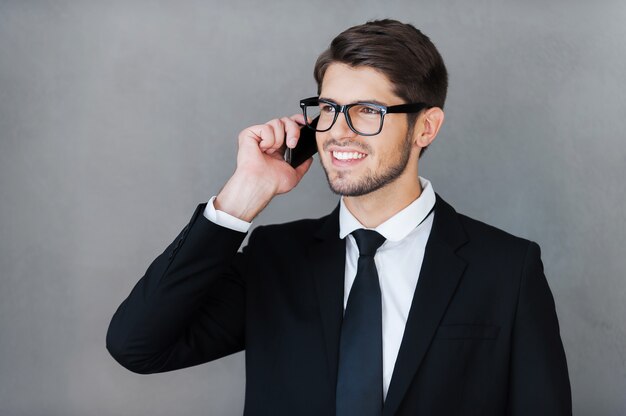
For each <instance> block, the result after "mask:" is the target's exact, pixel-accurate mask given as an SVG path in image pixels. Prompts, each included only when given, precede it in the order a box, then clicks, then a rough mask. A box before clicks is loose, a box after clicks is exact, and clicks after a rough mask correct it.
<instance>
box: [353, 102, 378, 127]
mask: <svg viewBox="0 0 626 416" xmlns="http://www.w3.org/2000/svg"><path fill="white" fill-rule="evenodd" d="M348 115H349V116H350V121H351V122H352V127H354V129H355V130H356V131H358V132H359V133H361V134H376V133H378V131H379V130H380V127H381V122H382V118H383V112H382V110H381V109H380V108H378V107H376V106H374V105H367V104H357V105H354V106H352V107H350V110H349V111H348Z"/></svg>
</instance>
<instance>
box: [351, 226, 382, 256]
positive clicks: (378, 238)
mask: <svg viewBox="0 0 626 416" xmlns="http://www.w3.org/2000/svg"><path fill="white" fill-rule="evenodd" d="M352 235H353V236H354V239H355V240H356V245H357V246H358V247H359V255H360V256H372V257H373V256H374V254H376V250H378V248H379V247H380V246H382V245H383V243H384V242H385V240H386V239H385V237H383V236H382V235H380V234H379V233H377V232H376V231H374V230H365V229H362V228H361V229H359V230H354V231H353V232H352Z"/></svg>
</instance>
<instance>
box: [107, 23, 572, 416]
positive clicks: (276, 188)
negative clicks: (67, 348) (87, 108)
mask: <svg viewBox="0 0 626 416" xmlns="http://www.w3.org/2000/svg"><path fill="white" fill-rule="evenodd" d="M315 78H316V81H317V83H318V93H319V97H313V98H312V99H307V100H303V102H302V106H303V109H304V110H305V111H304V113H305V115H298V116H292V117H291V118H287V117H284V118H281V119H275V120H272V121H270V122H268V123H266V124H263V125H256V126H251V127H249V128H247V129H244V130H243V131H242V132H241V133H240V135H239V151H238V154H237V169H236V171H235V173H234V174H233V176H232V177H231V178H230V180H229V181H228V182H227V183H226V185H225V186H224V187H223V188H222V190H221V191H220V192H219V194H218V195H217V197H213V198H211V200H210V201H209V202H208V203H207V204H200V205H199V206H198V208H197V209H196V211H195V212H194V214H193V216H192V218H191V221H190V222H189V224H188V225H187V226H186V227H185V228H184V229H183V230H182V232H181V233H180V234H179V236H178V237H177V238H176V240H175V241H174V242H173V243H172V244H170V246H168V247H167V249H166V250H165V251H164V252H163V254H161V255H160V256H158V257H157V258H156V259H155V260H154V261H153V263H152V264H151V265H150V267H149V268H148V270H147V272H146V274H145V276H143V277H142V279H141V280H140V281H139V283H138V284H137V286H136V287H135V288H134V289H133V291H132V292H131V294H130V295H129V297H128V298H127V299H126V300H125V301H124V302H123V303H122V305H121V306H120V307H119V309H118V310H117V312H116V313H115V315H114V317H113V319H112V321H111V325H110V328H109V332H108V334H107V348H108V349H109V351H110V352H111V354H112V355H113V356H114V357H115V359H116V360H118V361H119V362H120V363H121V364H122V365H124V366H125V367H126V368H128V369H130V370H132V371H135V372H138V373H155V372H164V371H171V370H174V369H179V368H183V367H188V366H192V365H197V364H201V363H204V362H207V361H210V360H214V359H217V358H220V357H222V356H225V355H228V354H232V353H234V352H237V351H240V350H242V349H245V350H246V402H245V414H246V415H335V414H336V415H338V416H345V415H359V416H362V415H504V414H507V415H569V414H571V394H570V386H569V379H568V372H567V365H566V360H565V354H564V351H563V346H562V343H561V339H560V335H559V327H558V322H557V317H556V313H555V308H554V301H553V298H552V295H551V293H550V290H549V288H548V285H547V282H546V279H545V277H544V274H543V266H542V263H541V260H540V251H539V246H538V245H537V244H536V243H534V242H531V241H528V240H524V239H521V238H518V237H515V236H512V235H510V234H507V233H505V232H504V231H501V230H498V229H496V228H494V227H491V226H489V225H486V224H484V223H481V222H478V221H476V220H472V219H470V218H468V217H466V216H463V215H461V214H458V213H456V212H455V210H454V209H453V208H452V207H451V206H450V205H449V204H447V203H446V202H445V201H444V200H443V199H442V198H441V197H440V196H439V195H436V194H435V193H434V191H433V187H432V185H431V184H430V182H429V181H428V180H426V179H424V178H421V177H419V176H418V160H419V157H420V156H421V154H423V152H424V150H425V149H426V148H427V147H428V146H429V145H430V144H431V143H432V142H433V140H434V139H435V137H436V136H437V133H438V131H439V129H440V127H441V125H442V123H443V120H444V113H443V107H444V101H445V96H446V90H447V72H446V69H445V66H444V64H443V60H442V59H441V57H440V55H439V53H438V52H437V50H436V49H435V47H434V45H433V44H432V43H431V42H430V40H429V39H428V37H426V36H425V35H423V34H422V33H421V32H420V31H418V30H417V29H415V28H414V27H413V26H411V25H408V24H402V23H400V22H397V21H392V20H382V21H373V22H368V23H366V24H364V25H360V26H356V27H352V28H350V29H348V30H346V31H345V32H343V33H342V34H340V35H339V36H338V37H337V38H335V39H334V40H333V42H332V43H331V46H330V48H329V49H328V50H327V51H325V52H324V53H323V54H322V55H321V56H320V57H319V59H318V61H317V63H316V67H315ZM317 114H319V119H318V120H317V125H314V124H313V118H312V117H309V116H310V115H317ZM305 117H306V118H305ZM303 124H309V125H311V127H312V128H315V129H316V131H317V133H316V141H317V147H318V149H319V158H320V161H321V163H322V166H323V168H324V171H325V173H326V176H327V180H328V183H329V185H330V187H331V189H332V190H333V191H334V192H335V193H337V194H340V195H342V198H341V199H340V202H339V204H338V206H337V208H336V209H335V210H334V211H333V212H332V213H331V214H329V215H327V216H325V217H322V218H319V219H305V220H300V221H295V222H291V223H287V224H280V225H271V226H264V227H257V228H256V229H255V230H254V231H253V232H252V234H251V236H250V239H249V243H248V245H247V246H246V247H245V248H244V249H243V251H242V252H241V253H238V252H237V250H238V248H239V246H240V244H241V243H242V241H243V239H244V237H245V235H246V232H247V231H248V229H249V227H250V225H251V221H252V220H253V219H254V218H255V217H256V215H258V213H259V212H261V211H262V210H263V209H264V207H265V206H266V205H267V204H268V203H269V202H270V200H271V199H272V198H273V197H274V196H275V195H278V194H282V193H285V192H289V191H290V190H292V189H293V188H294V187H295V186H296V185H297V184H298V182H299V181H300V179H301V178H302V177H303V175H304V174H305V173H306V171H307V170H308V169H309V167H310V165H311V163H312V161H311V159H309V160H307V161H306V162H305V163H303V164H302V165H300V166H299V167H297V168H295V169H294V168H292V167H291V166H290V165H289V164H287V163H286V162H285V161H284V160H283V154H284V152H285V149H286V147H287V146H288V147H290V148H293V147H294V146H295V145H296V144H297V141H298V139H299V137H300V127H301V125H303Z"/></svg>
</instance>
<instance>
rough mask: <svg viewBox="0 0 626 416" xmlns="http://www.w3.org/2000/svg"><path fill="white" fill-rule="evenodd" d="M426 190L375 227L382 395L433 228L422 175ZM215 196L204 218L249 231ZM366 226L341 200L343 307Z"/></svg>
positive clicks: (431, 196)
mask: <svg viewBox="0 0 626 416" xmlns="http://www.w3.org/2000/svg"><path fill="white" fill-rule="evenodd" d="M419 180H420V184H421V186H422V193H421V194H420V196H419V197H418V198H417V199H416V200H415V201H413V202H411V203H410V204H409V205H408V206H407V207H406V208H404V209H402V210H401V211H399V212H398V213H396V214H395V215H394V216H393V217H391V218H389V219H388V220H387V221H385V222H383V223H382V224H380V225H379V226H378V227H376V228H373V230H376V231H377V232H378V233H380V234H381V235H382V236H383V237H385V238H386V241H385V242H384V243H383V245H382V246H380V248H379V249H378V251H377V252H376V255H375V256H374V262H375V263H376V269H377V271H378V278H379V281H380V292H381V295H382V313H383V316H382V320H383V328H382V331H383V394H384V396H385V397H386V396H387V390H388V389H389V383H390V382H391V376H392V374H393V368H394V365H395V362H396V358H397V357H398V351H399V350H400V343H401V342H402V336H403V335H404V327H405V325H406V321H407V318H408V315H409V309H410V308H411V302H412V301H413V293H414V292H415V288H416V286H417V280H418V278H419V273H420V269H421V268H422V261H423V259H424V250H425V248H426V241H427V240H428V236H429V235H430V230H431V229H432V225H433V219H434V211H433V210H432V208H433V207H434V205H435V192H434V191H433V188H432V185H431V184H430V181H428V180H427V179H424V178H422V177H421V176H420V177H419ZM214 199H215V196H214V197H212V198H211V199H210V200H209V203H208V204H207V205H206V209H205V210H204V216H205V217H206V218H207V219H209V220H210V221H212V222H214V223H216V224H218V225H221V226H223V227H227V228H230V229H233V230H236V231H240V232H247V231H248V230H249V229H250V226H251V225H252V223H250V222H247V221H243V220H241V219H239V218H236V217H233V216H232V215H229V214H227V213H225V212H223V211H219V210H216V209H215V207H214V205H213V200H214ZM360 228H367V227H364V226H363V225H362V224H361V223H360V222H359V221H358V220H357V219H356V218H355V217H354V216H353V215H352V213H351V212H350V211H349V210H348V208H347V207H346V206H345V204H344V201H343V198H341V201H340V206H339V237H340V238H341V239H344V238H346V237H347V239H346V268H345V275H344V276H345V280H344V300H343V306H344V310H345V307H346V304H347V302H348V296H349V294H350V289H351V288H352V283H354V278H355V277H356V270H357V262H358V258H359V249H358V247H357V245H356V241H355V239H354V237H353V236H352V235H351V234H350V233H352V232H353V231H354V230H357V229H360Z"/></svg>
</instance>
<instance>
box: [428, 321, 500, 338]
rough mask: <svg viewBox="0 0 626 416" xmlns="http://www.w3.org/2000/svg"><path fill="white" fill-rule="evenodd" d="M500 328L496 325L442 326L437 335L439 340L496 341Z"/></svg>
mask: <svg viewBox="0 0 626 416" xmlns="http://www.w3.org/2000/svg"><path fill="white" fill-rule="evenodd" d="M498 332H500V327H499V326H496V325H465V324H456V325H440V326H439V328H438V329H437V333H436V334H435V338H439V339H496V338H498Z"/></svg>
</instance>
